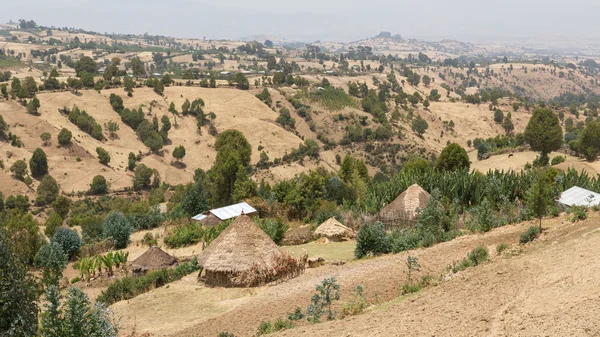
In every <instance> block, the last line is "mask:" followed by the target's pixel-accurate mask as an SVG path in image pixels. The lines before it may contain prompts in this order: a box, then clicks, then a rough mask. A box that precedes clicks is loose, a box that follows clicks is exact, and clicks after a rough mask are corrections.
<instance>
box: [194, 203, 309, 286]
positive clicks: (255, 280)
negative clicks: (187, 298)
mask: <svg viewBox="0 0 600 337" xmlns="http://www.w3.org/2000/svg"><path fill="white" fill-rule="evenodd" d="M304 262H305V261H302V266H301V267H300V261H298V260H296V259H295V258H293V257H292V256H290V255H289V254H286V253H284V252H281V251H280V250H279V247H277V245H276V244H275V242H273V240H271V238H269V236H268V235H267V234H266V233H265V232H264V231H263V230H262V229H260V228H259V227H258V226H257V225H256V224H255V223H254V221H252V219H251V218H250V217H249V216H247V215H240V216H239V217H238V218H237V219H235V221H233V222H232V223H231V224H230V225H229V226H228V227H227V228H226V229H225V230H224V231H223V232H222V233H221V234H220V235H219V236H218V237H217V238H216V239H215V240H214V241H213V242H212V243H211V244H210V246H208V248H206V249H205V250H204V251H203V252H202V253H200V255H199V256H198V265H199V266H200V267H201V268H202V269H201V270H200V274H199V276H200V275H201V274H202V271H203V270H205V271H206V274H205V283H206V285H208V286H221V287H239V286H244V287H249V286H258V285H262V284H265V283H268V282H271V281H274V280H276V279H278V278H285V277H290V276H292V277H293V276H295V275H297V274H299V273H300V272H301V271H304ZM297 268H301V271H300V270H297Z"/></svg>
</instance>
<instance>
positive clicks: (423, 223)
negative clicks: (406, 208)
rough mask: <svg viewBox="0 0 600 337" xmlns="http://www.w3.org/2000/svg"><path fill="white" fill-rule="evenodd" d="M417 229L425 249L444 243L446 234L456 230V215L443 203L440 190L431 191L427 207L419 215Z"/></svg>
mask: <svg viewBox="0 0 600 337" xmlns="http://www.w3.org/2000/svg"><path fill="white" fill-rule="evenodd" d="M416 220H417V223H416V225H415V229H416V231H417V233H418V234H419V236H420V237H421V244H422V245H423V246H425V247H428V246H431V245H432V244H434V243H438V242H441V241H442V236H443V234H444V233H445V232H448V231H451V230H453V229H454V227H455V226H454V224H455V222H456V219H455V216H454V214H451V210H448V209H447V207H446V206H445V205H444V204H443V203H442V195H441V192H440V191H439V190H438V189H434V190H433V191H431V197H430V199H429V202H428V203H427V206H425V208H424V209H423V210H421V211H420V212H419V214H418V215H417V219H416Z"/></svg>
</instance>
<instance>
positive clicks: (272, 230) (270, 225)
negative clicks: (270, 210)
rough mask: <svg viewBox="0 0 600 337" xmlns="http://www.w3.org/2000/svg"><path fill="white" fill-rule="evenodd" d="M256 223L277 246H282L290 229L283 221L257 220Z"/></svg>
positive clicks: (279, 219)
mask: <svg viewBox="0 0 600 337" xmlns="http://www.w3.org/2000/svg"><path fill="white" fill-rule="evenodd" d="M254 222H256V224H257V225H258V227H260V228H261V229H262V230H263V231H264V232H265V233H267V235H268V236H269V237H270V238H271V240H273V242H275V243H276V244H277V245H281V243H282V241H283V237H284V235H285V233H286V232H287V231H288V229H289V228H290V227H289V226H288V224H287V223H286V222H285V221H284V220H283V219H282V218H278V219H260V218H255V219H254Z"/></svg>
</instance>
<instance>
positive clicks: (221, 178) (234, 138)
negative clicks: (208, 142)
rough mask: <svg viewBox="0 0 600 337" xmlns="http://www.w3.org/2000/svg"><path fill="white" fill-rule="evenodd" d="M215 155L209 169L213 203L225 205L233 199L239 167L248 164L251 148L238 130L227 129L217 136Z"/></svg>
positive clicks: (241, 167) (244, 166)
mask: <svg viewBox="0 0 600 337" xmlns="http://www.w3.org/2000/svg"><path fill="white" fill-rule="evenodd" d="M215 149H216V150H217V157H216V159H215V163H214V164H213V167H212V168H211V169H210V171H209V176H210V179H211V182H212V188H213V191H212V197H213V199H214V202H213V203H214V204H216V205H226V204H229V203H231V202H232V201H233V192H234V188H235V182H236V179H237V177H238V171H239V170H240V169H244V170H245V169H247V168H248V166H249V165H250V156H251V154H252V149H251V147H250V143H248V140H247V139H246V137H245V136H244V134H242V133H241V132H240V131H238V130H227V131H224V132H222V133H220V134H219V135H218V136H217V141H216V142H215Z"/></svg>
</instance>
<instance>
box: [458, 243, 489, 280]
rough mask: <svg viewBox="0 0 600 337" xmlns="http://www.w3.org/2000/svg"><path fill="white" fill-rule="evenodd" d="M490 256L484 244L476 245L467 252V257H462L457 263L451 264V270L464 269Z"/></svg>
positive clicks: (476, 264)
mask: <svg viewBox="0 0 600 337" xmlns="http://www.w3.org/2000/svg"><path fill="white" fill-rule="evenodd" d="M489 257H490V253H489V251H488V249H487V248H486V247H484V246H478V247H476V248H474V249H473V250H472V251H470V252H469V253H468V254H467V257H466V258H465V259H463V260H462V261H461V262H460V263H459V264H457V265H455V266H453V268H452V272H453V273H458V272H459V271H462V270H465V269H467V268H470V267H475V266H478V265H480V264H481V263H483V262H485V261H487V260H488V259H489Z"/></svg>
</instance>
